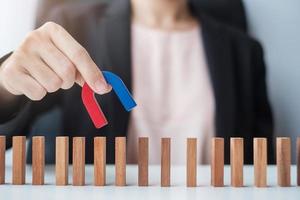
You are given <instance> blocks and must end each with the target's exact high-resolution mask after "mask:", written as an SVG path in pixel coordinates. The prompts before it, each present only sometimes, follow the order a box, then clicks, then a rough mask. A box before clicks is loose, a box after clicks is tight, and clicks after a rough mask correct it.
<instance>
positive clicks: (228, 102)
mask: <svg viewBox="0 0 300 200" xmlns="http://www.w3.org/2000/svg"><path fill="white" fill-rule="evenodd" d="M49 20H51V21H54V23H53V22H52V23H46V24H45V25H43V26H41V27H40V28H38V29H37V30H35V31H33V32H32V33H30V34H29V36H28V37H27V38H26V39H25V40H24V42H23V43H22V44H21V45H20V46H19V48H17V49H16V50H15V51H14V52H13V53H12V54H11V55H8V56H6V57H4V58H3V59H2V60H3V63H2V65H1V68H0V88H1V89H0V94H1V96H0V97H1V101H0V102H1V103H0V108H1V113H4V114H3V116H1V122H0V123H2V124H1V126H0V132H1V133H4V134H6V135H7V136H11V135H13V134H16V133H18V134H26V135H32V134H36V131H34V130H32V128H31V127H32V126H33V127H35V128H36V127H39V126H41V127H42V128H40V129H38V130H39V132H38V134H46V136H47V138H46V139H47V141H48V142H47V144H46V160H47V162H49V163H51V162H54V155H55V154H54V149H55V148H54V138H55V135H69V136H86V137H87V145H86V148H87V149H86V151H87V156H86V161H87V162H93V153H92V152H93V147H92V138H93V137H94V136H98V135H104V136H107V138H108V139H107V141H108V144H107V148H108V150H107V153H108V155H107V159H108V162H110V163H112V162H114V137H115V136H125V135H127V137H128V140H127V141H128V162H130V163H136V161H137V160H136V159H137V158H136V157H137V154H136V152H137V138H138V137H141V136H146V137H149V139H150V141H149V142H150V143H149V149H150V163H152V164H158V163H159V162H160V138H161V137H171V138H172V146H173V148H172V162H173V163H176V164H177V163H179V164H182V163H184V162H185V157H184V154H185V153H184V152H185V141H186V138H187V137H197V138H198V160H199V162H200V163H208V162H209V158H210V154H209V152H210V149H209V144H210V138H211V137H213V136H220V137H224V138H225V144H226V149H225V159H226V162H227V163H228V161H229V146H228V145H229V138H230V137H238V136H239V137H244V138H245V162H246V163H250V162H251V160H252V138H253V137H267V138H268V141H269V144H270V145H269V149H268V152H269V159H270V161H272V159H273V152H272V145H271V144H272V132H273V123H272V116H271V111H270V106H269V102H268V99H267V92H266V83H265V66H264V62H263V55H262V49H261V47H260V45H259V44H258V43H257V42H256V41H254V40H253V39H251V38H249V37H248V36H246V35H244V34H243V33H241V32H239V31H237V30H235V29H233V28H230V27H227V26H225V25H222V24H220V23H218V22H216V21H214V20H212V19H210V18H209V17H207V16H205V15H203V14H202V13H199V12H192V11H191V10H190V7H189V4H188V2H187V0H177V1H168V0H163V1H162V0H155V1H144V0H131V1H130V2H129V1H125V0H120V1H114V2H113V3H112V4H111V5H110V6H106V5H104V4H93V5H88V6H80V7H79V6H76V5H75V6H67V7H60V8H59V9H56V10H55V11H54V12H53V13H52V15H51V17H49ZM58 24H60V25H61V26H59V25H58ZM73 37H74V38H73ZM77 41H78V42H77ZM100 69H101V70H110V71H112V72H114V73H116V74H118V75H119V76H120V77H122V79H123V81H124V82H125V84H126V85H127V86H128V87H129V88H130V90H132V92H133V95H134V98H135V99H136V101H137V103H138V107H137V108H136V109H135V110H134V111H133V112H132V113H131V117H130V119H129V114H128V113H126V112H125V111H124V110H123V108H122V106H121V105H120V104H119V102H118V100H117V99H116V97H115V95H114V94H111V93H109V94H107V95H104V96H101V97H99V96H97V97H99V98H98V100H99V101H100V103H101V106H102V108H103V109H104V112H105V113H106V116H107V118H108V121H109V125H108V126H106V127H104V128H102V129H100V130H96V129H95V128H94V127H93V124H92V123H91V121H90V119H89V117H88V115H87V113H86V111H85V109H84V107H83V105H82V102H81V98H80V91H81V88H80V87H79V86H78V85H82V84H83V82H87V83H88V84H89V85H90V87H91V88H92V89H93V90H94V91H95V92H96V93H98V94H104V93H108V92H109V91H110V90H111V87H110V86H109V85H107V83H106V82H105V80H104V79H103V77H102V74H101V71H100ZM74 83H77V85H76V86H74V87H72V86H73V85H74ZM59 89H64V90H59ZM67 89H68V90H67ZM49 112H54V113H55V114H53V113H52V114H53V115H51V118H50V119H51V123H48V126H49V124H50V125H51V127H50V128H52V129H50V131H49V129H47V125H45V124H43V123H41V121H43V120H44V121H45V119H46V120H47V119H48V118H47V114H48V113H49ZM44 113H46V117H45V114H44ZM53 128H54V129H53ZM53 130H55V131H53ZM9 145H10V144H9ZM29 155H30V154H29Z"/></svg>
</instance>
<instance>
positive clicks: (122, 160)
mask: <svg viewBox="0 0 300 200" xmlns="http://www.w3.org/2000/svg"><path fill="white" fill-rule="evenodd" d="M115 159H116V160H115V167H116V168H115V173H116V176H115V179H116V180H115V184H116V186H125V185H126V138H125V137H116V138H115Z"/></svg>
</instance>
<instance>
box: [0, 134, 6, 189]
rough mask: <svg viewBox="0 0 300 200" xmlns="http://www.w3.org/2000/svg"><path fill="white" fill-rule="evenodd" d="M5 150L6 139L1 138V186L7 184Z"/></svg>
mask: <svg viewBox="0 0 300 200" xmlns="http://www.w3.org/2000/svg"><path fill="white" fill-rule="evenodd" d="M5 149H6V137H5V136H3V135H1V136H0V184H4V183H5Z"/></svg>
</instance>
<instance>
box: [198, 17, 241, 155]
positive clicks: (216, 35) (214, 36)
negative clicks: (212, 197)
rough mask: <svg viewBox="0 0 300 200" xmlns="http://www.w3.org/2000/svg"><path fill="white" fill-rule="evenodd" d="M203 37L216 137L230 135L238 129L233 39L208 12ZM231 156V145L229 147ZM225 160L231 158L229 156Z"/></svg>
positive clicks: (226, 137)
mask: <svg viewBox="0 0 300 200" xmlns="http://www.w3.org/2000/svg"><path fill="white" fill-rule="evenodd" d="M200 24H201V28H202V36H203V41H204V48H205V52H206V58H207V63H208V68H209V72H210V77H211V82H212V86H213V90H214V96H215V102H216V115H215V127H216V136H219V137H225V142H226V144H229V137H230V136H231V135H234V131H235V116H236V114H235V112H236V107H235V104H236V103H237V102H236V99H235V84H234V71H235V70H234V68H233V64H234V63H233V60H232V51H231V49H232V48H231V43H230V39H229V38H228V36H227V35H225V34H222V32H221V31H220V30H221V29H220V28H219V26H220V25H219V24H218V23H215V22H214V21H213V20H212V19H210V18H208V17H207V16H205V15H201V16H200ZM226 152H227V153H226V154H225V155H229V146H226ZM225 160H229V156H226V159H225Z"/></svg>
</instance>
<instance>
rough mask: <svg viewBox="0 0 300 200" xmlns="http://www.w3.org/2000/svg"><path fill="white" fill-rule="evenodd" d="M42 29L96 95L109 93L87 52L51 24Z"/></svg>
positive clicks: (59, 28)
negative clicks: (44, 29)
mask: <svg viewBox="0 0 300 200" xmlns="http://www.w3.org/2000/svg"><path fill="white" fill-rule="evenodd" d="M44 28H46V29H47V32H48V33H50V34H49V37H50V38H51V40H52V41H53V43H54V45H55V46H56V47H57V48H58V49H59V50H61V51H62V52H63V53H64V54H65V55H66V56H67V57H68V58H69V59H70V61H71V62H72V63H73V64H74V65H75V67H76V69H77V70H78V71H79V73H80V75H81V76H82V78H83V79H84V81H85V82H87V83H88V85H89V86H90V87H91V88H92V89H93V90H94V91H95V92H96V93H99V94H104V93H107V92H109V89H110V87H109V86H108V84H107V83H106V81H105V79H104V77H103V75H102V73H101V71H100V69H99V68H98V67H97V65H96V64H95V63H94V62H93V60H92V59H91V57H90V56H89V54H88V53H87V51H86V50H85V49H84V48H83V47H82V46H81V45H80V44H79V43H78V42H77V41H76V40H75V39H74V38H72V36H71V35H70V34H69V33H68V32H67V31H65V30H64V29H63V28H62V27H60V26H59V25H57V24H54V23H51V22H49V23H47V24H45V26H44Z"/></svg>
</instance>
